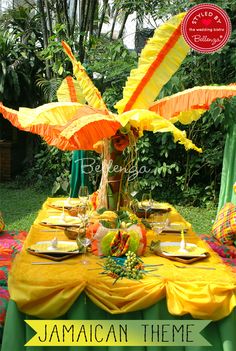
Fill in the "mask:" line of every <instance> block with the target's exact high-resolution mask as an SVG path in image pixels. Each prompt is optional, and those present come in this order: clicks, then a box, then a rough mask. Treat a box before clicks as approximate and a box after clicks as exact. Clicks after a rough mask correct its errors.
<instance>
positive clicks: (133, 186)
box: [128, 180, 140, 197]
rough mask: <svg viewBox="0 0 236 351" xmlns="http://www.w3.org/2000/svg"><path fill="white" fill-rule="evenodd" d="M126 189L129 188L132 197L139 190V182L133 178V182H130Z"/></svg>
mask: <svg viewBox="0 0 236 351" xmlns="http://www.w3.org/2000/svg"><path fill="white" fill-rule="evenodd" d="M128 190H129V193H130V195H131V196H132V197H135V196H136V195H137V194H138V193H139V191H140V185H139V182H138V181H137V180H134V181H133V182H130V183H129V187H128Z"/></svg>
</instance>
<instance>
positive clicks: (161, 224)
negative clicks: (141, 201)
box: [150, 212, 169, 235]
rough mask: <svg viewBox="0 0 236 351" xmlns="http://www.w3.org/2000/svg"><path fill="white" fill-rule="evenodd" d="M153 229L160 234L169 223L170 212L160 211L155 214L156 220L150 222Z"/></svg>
mask: <svg viewBox="0 0 236 351" xmlns="http://www.w3.org/2000/svg"><path fill="white" fill-rule="evenodd" d="M150 224H151V227H152V230H153V231H154V232H155V233H156V234H157V235H158V234H161V233H162V232H163V230H164V229H165V228H166V226H167V225H168V224H169V218H168V213H167V212H165V213H158V214H157V215H156V216H155V222H152V223H150Z"/></svg>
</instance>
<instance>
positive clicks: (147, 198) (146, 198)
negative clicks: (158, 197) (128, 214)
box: [141, 193, 153, 219]
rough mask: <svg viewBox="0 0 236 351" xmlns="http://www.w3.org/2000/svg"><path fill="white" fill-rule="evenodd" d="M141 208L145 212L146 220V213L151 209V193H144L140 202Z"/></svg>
mask: <svg viewBox="0 0 236 351" xmlns="http://www.w3.org/2000/svg"><path fill="white" fill-rule="evenodd" d="M141 205H142V208H144V210H145V219H147V213H148V211H149V210H150V209H151V208H152V205H153V200H152V195H151V193H144V194H143V196H142V200H141Z"/></svg>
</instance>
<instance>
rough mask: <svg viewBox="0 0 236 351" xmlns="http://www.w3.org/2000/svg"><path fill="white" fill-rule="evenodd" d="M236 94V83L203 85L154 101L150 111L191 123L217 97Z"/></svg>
mask: <svg viewBox="0 0 236 351" xmlns="http://www.w3.org/2000/svg"><path fill="white" fill-rule="evenodd" d="M232 96H236V85H234V84H231V85H223V86H202V87H194V88H192V89H187V90H184V91H182V92H180V93H177V94H174V95H171V96H167V97H165V98H163V99H160V100H158V101H156V102H154V103H153V104H152V105H151V107H150V108H149V110H150V111H154V112H156V113H157V114H158V115H160V116H163V117H165V118H166V119H169V120H171V121H172V122H177V121H180V122H181V123H183V124H189V123H191V122H192V121H194V120H195V121H196V120H197V119H199V118H200V116H201V115H202V114H203V113H204V112H205V111H207V110H209V108H210V105H211V104H212V102H213V101H214V100H216V99H217V98H229V97H232Z"/></svg>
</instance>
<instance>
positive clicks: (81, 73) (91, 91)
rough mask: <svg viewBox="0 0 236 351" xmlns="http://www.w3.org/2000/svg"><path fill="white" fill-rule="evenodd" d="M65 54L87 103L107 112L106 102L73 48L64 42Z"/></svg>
mask: <svg viewBox="0 0 236 351" xmlns="http://www.w3.org/2000/svg"><path fill="white" fill-rule="evenodd" d="M62 45H63V48H64V51H65V53H66V54H67V55H68V57H69V58H70V60H71V62H72V65H73V73H74V75H75V77H76V79H77V80H78V83H79V85H80V88H81V90H82V93H83V96H84V98H85V100H86V101H87V103H88V104H89V105H90V106H91V107H94V108H96V109H99V110H103V111H107V107H106V104H105V102H104V101H103V99H102V96H101V94H100V92H99V90H98V89H97V88H96V87H95V85H94V84H93V82H92V81H91V79H90V78H89V76H88V74H87V72H86V70H85V68H84V67H83V66H82V64H81V63H80V62H79V61H77V60H76V58H75V56H74V55H73V53H72V51H71V48H70V47H69V45H68V44H67V43H65V42H64V41H63V42H62Z"/></svg>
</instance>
